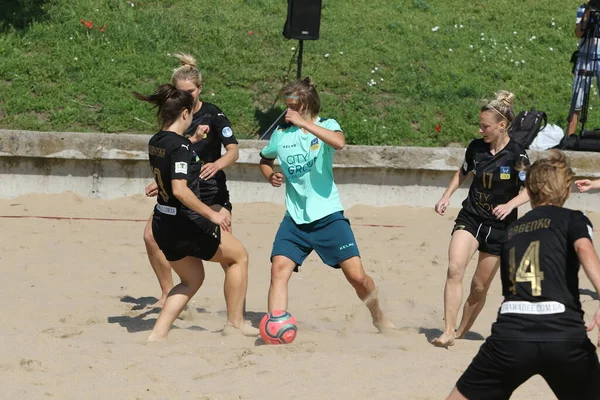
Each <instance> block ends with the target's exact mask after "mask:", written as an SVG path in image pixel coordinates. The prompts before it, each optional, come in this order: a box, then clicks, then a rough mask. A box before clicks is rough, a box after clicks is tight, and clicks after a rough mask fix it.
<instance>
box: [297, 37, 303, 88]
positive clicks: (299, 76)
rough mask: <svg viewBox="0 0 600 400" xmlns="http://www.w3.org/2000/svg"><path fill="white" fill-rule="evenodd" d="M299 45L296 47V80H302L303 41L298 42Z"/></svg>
mask: <svg viewBox="0 0 600 400" xmlns="http://www.w3.org/2000/svg"><path fill="white" fill-rule="evenodd" d="M299 42H300V44H299V45H298V73H297V74H296V78H297V79H301V78H302V52H303V51H304V40H302V39H300V40H299Z"/></svg>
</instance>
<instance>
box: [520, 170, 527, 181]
mask: <svg viewBox="0 0 600 400" xmlns="http://www.w3.org/2000/svg"><path fill="white" fill-rule="evenodd" d="M526 178H527V172H525V171H519V180H520V181H521V182H525V179H526Z"/></svg>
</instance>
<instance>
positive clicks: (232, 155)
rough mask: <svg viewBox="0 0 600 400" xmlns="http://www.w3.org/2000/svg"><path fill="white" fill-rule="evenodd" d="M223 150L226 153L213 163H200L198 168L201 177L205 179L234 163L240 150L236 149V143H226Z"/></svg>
mask: <svg viewBox="0 0 600 400" xmlns="http://www.w3.org/2000/svg"><path fill="white" fill-rule="evenodd" d="M225 150H226V153H225V154H223V156H222V157H221V158H219V159H218V160H217V161H215V162H214V163H206V164H204V165H202V169H201V170H200V178H201V179H204V180H206V179H210V178H212V177H213V176H215V174H216V173H217V172H219V171H220V170H222V169H225V168H227V167H229V166H230V165H232V164H234V163H235V162H236V161H237V160H238V158H239V157H240V151H239V150H238V145H237V144H234V143H231V144H228V145H227V146H225Z"/></svg>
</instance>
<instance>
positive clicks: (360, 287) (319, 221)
mask: <svg viewBox="0 0 600 400" xmlns="http://www.w3.org/2000/svg"><path fill="white" fill-rule="evenodd" d="M282 94H283V95H284V96H285V101H286V106H287V109H288V110H287V113H286V116H285V122H286V124H284V125H281V126H279V127H278V128H277V129H276V130H275V132H274V133H273V135H272V137H271V140H270V141H269V144H268V145H267V146H266V147H265V148H264V149H263V150H262V151H261V153H260V155H261V157H262V159H261V162H260V169H261V172H262V174H263V176H264V177H265V179H267V180H268V181H269V183H270V184H271V185H272V186H274V187H279V186H281V184H282V183H283V182H284V180H285V182H286V183H285V194H286V196H285V205H286V208H287V212H286V214H285V216H284V218H283V221H282V222H281V225H280V226H279V230H278V231H277V235H276V236H275V241H274V243H273V250H272V252H271V263H272V265H271V286H270V288H269V311H273V310H287V308H288V282H289V279H290V277H291V276H292V272H293V271H294V270H296V271H297V268H298V267H299V266H300V265H302V262H303V261H304V259H305V258H306V257H307V256H308V255H309V254H310V253H311V252H312V251H313V250H315V251H316V252H317V254H318V255H319V257H321V260H323V262H324V263H325V264H327V265H329V266H331V267H333V268H340V269H341V270H342V271H343V273H344V276H345V277H346V279H347V280H348V282H350V284H351V285H352V286H353V287H354V289H355V290H356V294H357V295H358V297H359V298H360V299H361V300H362V301H363V302H364V303H365V305H366V306H367V308H368V309H369V311H370V312H371V316H372V317H373V324H374V325H375V327H377V329H378V330H379V331H381V332H384V331H385V330H387V329H393V328H394V326H393V325H392V324H391V323H390V322H389V321H388V320H387V319H386V318H385V316H384V315H383V312H382V311H381V309H380V307H379V301H378V298H377V290H376V287H375V283H374V282H373V279H371V277H370V276H369V275H367V274H366V273H365V270H364V268H363V265H362V262H361V259H360V254H359V251H358V246H357V244H356V240H355V238H354V234H353V232H352V228H351V227H350V222H349V221H348V219H347V218H345V217H344V212H343V211H344V207H343V206H342V203H341V202H340V197H339V195H338V191H337V188H336V186H335V183H334V180H333V155H334V152H335V150H341V149H342V148H343V147H344V145H345V144H346V139H345V137H344V133H343V132H342V129H341V128H340V125H339V124H338V123H337V121H335V120H334V119H327V118H321V117H319V112H320V109H321V101H320V99H319V95H318V93H317V91H316V89H315V86H314V84H313V83H312V82H311V80H310V78H306V79H303V80H298V81H294V82H290V83H288V84H286V85H285V86H284V87H283V89H282ZM275 159H277V160H278V161H279V165H280V167H281V169H282V171H283V173H282V172H275V171H274V169H273V164H274V160H275Z"/></svg>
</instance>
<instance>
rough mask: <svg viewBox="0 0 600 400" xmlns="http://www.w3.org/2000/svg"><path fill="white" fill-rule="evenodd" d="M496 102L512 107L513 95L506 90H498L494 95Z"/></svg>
mask: <svg viewBox="0 0 600 400" xmlns="http://www.w3.org/2000/svg"><path fill="white" fill-rule="evenodd" d="M496 101H497V102H499V103H500V104H503V105H505V106H507V107H512V104H513V103H514V101H515V95H514V93H511V92H509V91H507V90H500V91H498V92H497V93H496Z"/></svg>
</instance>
